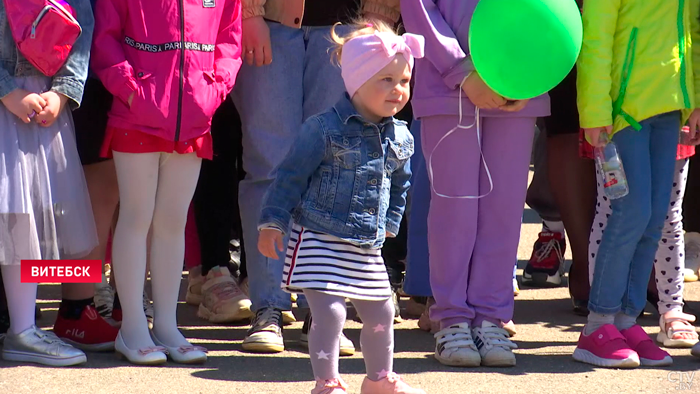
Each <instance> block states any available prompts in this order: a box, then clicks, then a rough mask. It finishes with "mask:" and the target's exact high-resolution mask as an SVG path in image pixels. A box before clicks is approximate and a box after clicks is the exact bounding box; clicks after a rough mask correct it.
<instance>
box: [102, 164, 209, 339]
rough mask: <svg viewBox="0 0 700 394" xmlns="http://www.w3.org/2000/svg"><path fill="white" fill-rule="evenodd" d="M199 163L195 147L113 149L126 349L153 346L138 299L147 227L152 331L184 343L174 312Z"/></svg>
mask: <svg viewBox="0 0 700 394" xmlns="http://www.w3.org/2000/svg"><path fill="white" fill-rule="evenodd" d="M201 163H202V160H201V159H200V158H198V157H197V156H196V154H195V153H190V154H185V155H180V154H176V153H172V154H169V153H120V152H114V164H115V166H116V169H117V179H118V181H119V201H120V208H119V219H118V221H117V228H116V230H115V232H114V241H113V248H112V261H113V264H114V275H115V279H116V281H117V291H118V292H119V301H120V302H121V305H122V314H123V317H122V326H121V334H122V337H123V338H124V341H125V343H126V345H127V347H129V348H130V349H134V350H135V349H141V348H144V347H149V346H154V344H153V341H152V340H151V337H150V335H149V332H148V322H147V321H146V316H145V314H144V311H143V304H142V294H143V286H144V276H143V273H144V272H145V270H146V254H147V245H146V238H147V236H148V231H149V229H151V231H152V234H151V237H152V238H151V251H150V268H151V278H152V290H153V291H152V293H153V306H154V312H155V316H154V321H153V333H154V335H155V336H156V337H157V338H158V339H159V340H160V341H161V342H163V343H164V344H165V345H168V346H173V347H175V346H183V345H188V344H189V343H188V342H187V340H186V339H185V337H184V336H182V334H181V333H180V331H179V330H178V328H177V320H176V312H177V298H178V293H179V290H180V281H181V279H182V264H183V260H184V254H185V223H186V221H187V211H188V207H189V205H190V201H191V200H192V196H193V195H194V191H195V188H196V186H197V179H198V178H199V169H200V166H201Z"/></svg>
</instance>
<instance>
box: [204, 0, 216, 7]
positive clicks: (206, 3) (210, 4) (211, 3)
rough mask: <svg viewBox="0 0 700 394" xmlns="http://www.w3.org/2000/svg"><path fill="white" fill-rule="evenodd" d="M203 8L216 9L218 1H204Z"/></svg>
mask: <svg viewBox="0 0 700 394" xmlns="http://www.w3.org/2000/svg"><path fill="white" fill-rule="evenodd" d="M202 7H204V8H214V7H216V0H202Z"/></svg>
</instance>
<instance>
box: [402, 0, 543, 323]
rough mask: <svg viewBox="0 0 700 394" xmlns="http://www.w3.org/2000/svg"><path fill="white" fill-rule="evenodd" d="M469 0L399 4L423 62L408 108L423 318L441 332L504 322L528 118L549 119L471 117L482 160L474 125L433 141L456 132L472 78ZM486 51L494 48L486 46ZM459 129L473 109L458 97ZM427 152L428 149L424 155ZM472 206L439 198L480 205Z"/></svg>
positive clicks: (508, 312)
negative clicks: (418, 177)
mask: <svg viewBox="0 0 700 394" xmlns="http://www.w3.org/2000/svg"><path fill="white" fill-rule="evenodd" d="M477 3H478V0H401V12H402V16H403V21H404V24H405V25H406V29H407V31H409V32H411V33H416V34H421V35H423V36H424V37H425V40H426V43H425V51H426V56H425V58H423V59H417V61H416V70H415V75H416V82H415V88H414V93H413V99H412V105H413V111H414V114H415V116H416V117H417V118H420V119H421V121H422V129H421V135H422V143H423V153H424V155H425V158H426V162H427V161H428V159H429V157H430V156H431V154H432V168H433V179H431V182H432V184H433V187H434V188H435V190H434V191H433V192H432V197H431V202H430V213H429V216H428V244H429V249H430V284H431V287H432V290H433V296H434V297H435V301H436V304H435V306H434V307H433V308H432V309H431V311H430V315H431V319H433V320H435V321H440V324H441V328H445V327H448V326H451V325H453V324H457V323H464V322H468V323H470V324H471V325H472V326H477V325H479V326H480V325H481V322H482V321H484V320H488V321H491V322H493V323H495V324H499V323H502V322H507V321H509V320H511V319H512V316H513V285H512V278H513V262H514V261H515V259H516V258H517V249H518V240H519V237H520V224H521V217H522V211H523V206H524V203H525V192H526V189H527V175H528V169H529V163H530V153H531V149H532V140H533V134H534V129H535V119H536V118H537V117H540V116H547V115H549V97H548V96H546V95H544V96H540V97H537V98H535V99H533V100H531V101H530V103H528V105H527V106H526V107H525V109H523V110H522V111H520V112H517V113H506V112H503V111H500V110H481V111H480V118H481V119H480V121H481V124H480V133H481V150H482V151H483V155H484V160H485V162H486V166H484V163H483V162H482V159H481V154H480V148H479V142H478V139H477V134H476V133H477V131H476V126H475V127H473V128H471V129H467V130H458V131H456V132H454V133H453V134H451V135H450V136H448V137H447V138H446V139H445V140H444V142H443V143H442V144H440V146H438V147H437V149H436V150H435V147H436V145H437V143H438V141H439V140H440V139H441V138H442V137H443V136H444V135H445V134H446V133H447V132H449V131H450V130H451V129H452V128H454V127H455V126H456V125H457V123H458V116H457V114H458V104H459V99H458V97H459V90H460V88H459V85H460V83H461V82H462V80H463V79H464V77H466V76H467V75H468V74H469V72H471V71H472V70H473V66H472V64H471V61H470V58H469V56H468V53H469V48H468V32H469V23H470V21H471V16H472V13H473V12H474V8H475V7H476V4H477ZM494 45H497V43H495V44H494ZM462 109H463V114H464V115H465V116H464V119H463V121H462V124H463V125H469V124H472V122H473V121H474V113H475V112H474V105H473V104H472V103H471V102H470V101H469V100H468V99H467V98H466V96H465V95H464V93H462ZM433 150H435V152H434V154H433ZM487 168H488V171H489V172H490V174H491V177H492V179H493V190H492V191H491V193H490V194H488V196H486V197H484V198H481V199H464V198H445V197H440V196H438V195H437V194H436V193H435V191H437V193H440V194H443V195H449V196H479V195H482V194H485V193H487V192H488V191H489V185H490V184H489V179H488V175H487V171H486V170H487Z"/></svg>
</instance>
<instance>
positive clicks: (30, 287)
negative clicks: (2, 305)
mask: <svg viewBox="0 0 700 394" xmlns="http://www.w3.org/2000/svg"><path fill="white" fill-rule="evenodd" d="M1 267H2V281H3V285H4V286H5V295H6V296H7V309H8V312H9V313H10V332H11V333H13V334H19V333H21V332H22V331H24V330H26V329H27V328H29V327H31V326H33V325H34V323H35V319H34V306H35V305H36V289H37V284H36V283H22V282H21V279H20V277H21V267H20V266H19V265H3V266H1Z"/></svg>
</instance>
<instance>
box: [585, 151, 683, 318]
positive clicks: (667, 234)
mask: <svg viewBox="0 0 700 394" xmlns="http://www.w3.org/2000/svg"><path fill="white" fill-rule="evenodd" d="M687 181H688V159H684V160H678V161H676V172H675V175H674V179H673V191H672V192H671V202H670V203H669V207H668V213H667V216H666V221H665V222H664V228H663V231H662V233H661V241H660V242H659V249H658V251H657V252H656V257H655V258H654V270H655V272H656V288H657V289H658V291H659V303H658V307H659V313H661V314H663V313H666V312H670V311H682V310H683V269H684V268H685V257H684V254H685V244H684V242H683V213H682V206H683V195H684V194H685V185H686V183H687ZM604 193H605V192H604V191H603V188H602V181H601V177H600V174H598V203H597V208H596V215H595V222H594V225H593V228H592V230H591V237H590V242H589V243H588V252H589V254H588V257H589V259H588V268H589V275H590V280H591V283H593V269H594V268H595V256H596V255H597V254H598V247H599V245H600V240H601V239H602V238H603V233H604V232H605V226H606V224H607V217H608V216H610V213H611V212H612V208H611V207H610V200H607V201H606V200H603V198H602V196H603V194H604ZM600 224H602V226H601V225H600Z"/></svg>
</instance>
